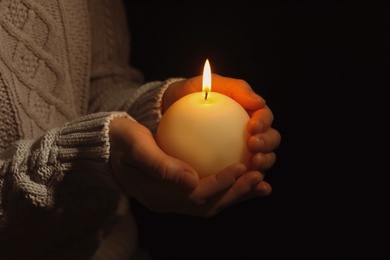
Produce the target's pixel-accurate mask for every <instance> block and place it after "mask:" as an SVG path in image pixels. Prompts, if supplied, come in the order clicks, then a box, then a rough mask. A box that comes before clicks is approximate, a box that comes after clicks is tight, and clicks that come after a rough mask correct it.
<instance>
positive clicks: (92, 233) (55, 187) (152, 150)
mask: <svg viewBox="0 0 390 260" xmlns="http://www.w3.org/2000/svg"><path fill="white" fill-rule="evenodd" d="M128 31H129V30H128V24H127V20H126V13H125V9H124V6H123V3H122V2H121V1H120V0H110V1H108V0H107V1H106V0H85V1H80V0H66V1H65V0H53V1H40V0H31V1H21V0H16V1H15V0H3V1H0V100H1V102H0V103H1V109H0V118H1V122H2V123H1V124H0V258H1V259H130V258H131V257H133V256H134V255H135V252H136V250H137V232H138V231H137V225H136V222H135V220H134V217H133V215H132V214H131V211H130V205H129V198H134V199H136V200H138V201H139V202H140V203H142V204H143V205H144V206H145V207H147V208H149V209H150V210H152V211H155V212H175V213H179V214H189V215H195V216H202V217H212V216H214V215H216V214H218V213H219V212H221V211H222V210H224V209H225V208H227V207H229V206H231V205H233V204H235V203H238V202H240V201H243V200H247V199H250V198H254V197H259V196H268V195H269V194H270V193H271V185H270V184H269V183H267V182H266V181H264V179H263V175H262V174H261V173H264V172H265V171H266V170H267V169H269V168H270V167H272V166H273V165H274V163H275V160H276V156H275V149H276V148H277V147H278V145H279V143H280V139H281V138H280V133H279V132H278V131H277V130H276V129H274V128H273V127H272V122H273V119H274V118H273V114H272V111H271V110H270V108H269V107H268V106H267V105H266V102H265V100H264V99H263V98H262V97H261V96H259V95H258V94H256V93H255V92H254V91H253V90H252V88H251V87H250V86H249V84H248V83H247V82H246V81H244V80H240V79H233V78H229V77H224V76H221V75H216V74H214V75H213V83H212V84H213V90H214V91H217V92H221V93H224V94H226V95H229V96H231V97H232V98H234V99H235V100H236V101H238V102H239V103H240V104H241V105H242V106H243V107H244V108H245V109H246V110H247V111H248V113H249V115H250V121H249V123H248V131H249V133H250V137H249V139H248V143H247V145H248V149H249V151H250V152H251V154H252V157H251V162H250V165H243V164H235V165H231V166H229V167H227V168H226V169H224V170H222V171H221V172H219V173H218V174H216V175H212V176H208V177H206V178H202V179H199V177H198V176H197V173H196V171H195V170H194V169H193V168H192V167H191V166H190V165H188V164H186V163H185V162H183V161H180V160H178V159H176V158H173V157H171V156H169V155H167V154H165V153H164V152H163V151H162V150H161V149H160V148H159V147H158V145H157V144H156V142H155V139H154V134H155V132H156V128H157V126H158V123H159V120H160V119H161V116H162V115H163V113H164V111H166V109H167V108H168V107H169V106H170V105H171V104H172V103H173V102H175V101H176V100H178V99H179V98H180V97H182V96H184V95H186V94H189V93H191V92H194V91H199V86H200V82H201V76H194V77H193V78H189V79H185V78H167V79H165V80H162V81H153V82H144V79H143V76H142V74H141V72H140V71H138V70H137V69H136V68H134V67H132V66H131V65H130V64H129V57H130V47H131V46H130V33H128Z"/></svg>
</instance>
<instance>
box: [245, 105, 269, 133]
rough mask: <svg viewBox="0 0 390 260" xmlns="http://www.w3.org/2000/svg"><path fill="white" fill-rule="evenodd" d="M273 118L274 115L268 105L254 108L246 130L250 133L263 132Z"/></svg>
mask: <svg viewBox="0 0 390 260" xmlns="http://www.w3.org/2000/svg"><path fill="white" fill-rule="evenodd" d="M273 120H274V115H273V113H272V111H271V109H270V108H269V107H268V106H264V107H263V108H262V109H258V110H256V111H255V112H254V113H253V114H252V115H251V118H250V120H249V122H248V132H249V134H250V135H255V134H258V133H264V132H265V131H266V130H268V129H269V128H270V127H271V125H272V122H273Z"/></svg>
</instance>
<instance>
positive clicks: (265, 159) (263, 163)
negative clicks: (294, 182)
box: [250, 152, 276, 171]
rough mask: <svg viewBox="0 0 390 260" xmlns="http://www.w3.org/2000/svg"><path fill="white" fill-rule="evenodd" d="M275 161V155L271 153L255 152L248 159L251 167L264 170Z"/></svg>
mask: <svg viewBox="0 0 390 260" xmlns="http://www.w3.org/2000/svg"><path fill="white" fill-rule="evenodd" d="M275 162H276V155H275V153H274V152H271V153H265V154H263V153H256V154H254V155H253V156H252V157H251V159H250V166H251V169H256V170H259V171H266V170H268V169H270V168H271V167H272V166H273V165H274V164H275Z"/></svg>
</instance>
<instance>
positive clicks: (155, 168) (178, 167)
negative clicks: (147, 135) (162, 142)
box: [137, 139, 199, 189]
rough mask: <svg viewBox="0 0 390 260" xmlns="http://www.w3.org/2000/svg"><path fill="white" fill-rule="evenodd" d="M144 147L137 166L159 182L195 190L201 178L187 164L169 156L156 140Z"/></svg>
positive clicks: (138, 153) (139, 151)
mask: <svg viewBox="0 0 390 260" xmlns="http://www.w3.org/2000/svg"><path fill="white" fill-rule="evenodd" d="M149 141H150V143H149V144H145V145H142V146H141V147H139V148H140V149H139V150H138V151H137V158H138V161H137V166H138V167H140V168H141V169H142V170H143V171H145V172H147V173H149V174H150V176H151V177H152V178H154V179H156V180H158V181H163V182H170V183H174V184H177V185H179V186H182V187H184V188H188V189H193V188H195V187H196V186H197V185H198V182H199V177H198V174H197V172H196V171H195V169H193V168H192V167H191V166H190V165H188V164H187V163H185V162H183V161H181V160H179V159H176V158H174V157H172V156H169V155H167V154H166V153H165V152H164V151H162V150H161V148H160V147H159V146H158V145H157V144H156V142H155V141H154V139H151V140H149Z"/></svg>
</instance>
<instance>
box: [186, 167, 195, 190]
mask: <svg viewBox="0 0 390 260" xmlns="http://www.w3.org/2000/svg"><path fill="white" fill-rule="evenodd" d="M183 184H184V185H185V186H186V187H188V188H190V189H191V188H195V187H196V186H197V185H198V176H197V175H196V173H193V172H190V171H188V170H184V171H183Z"/></svg>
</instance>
